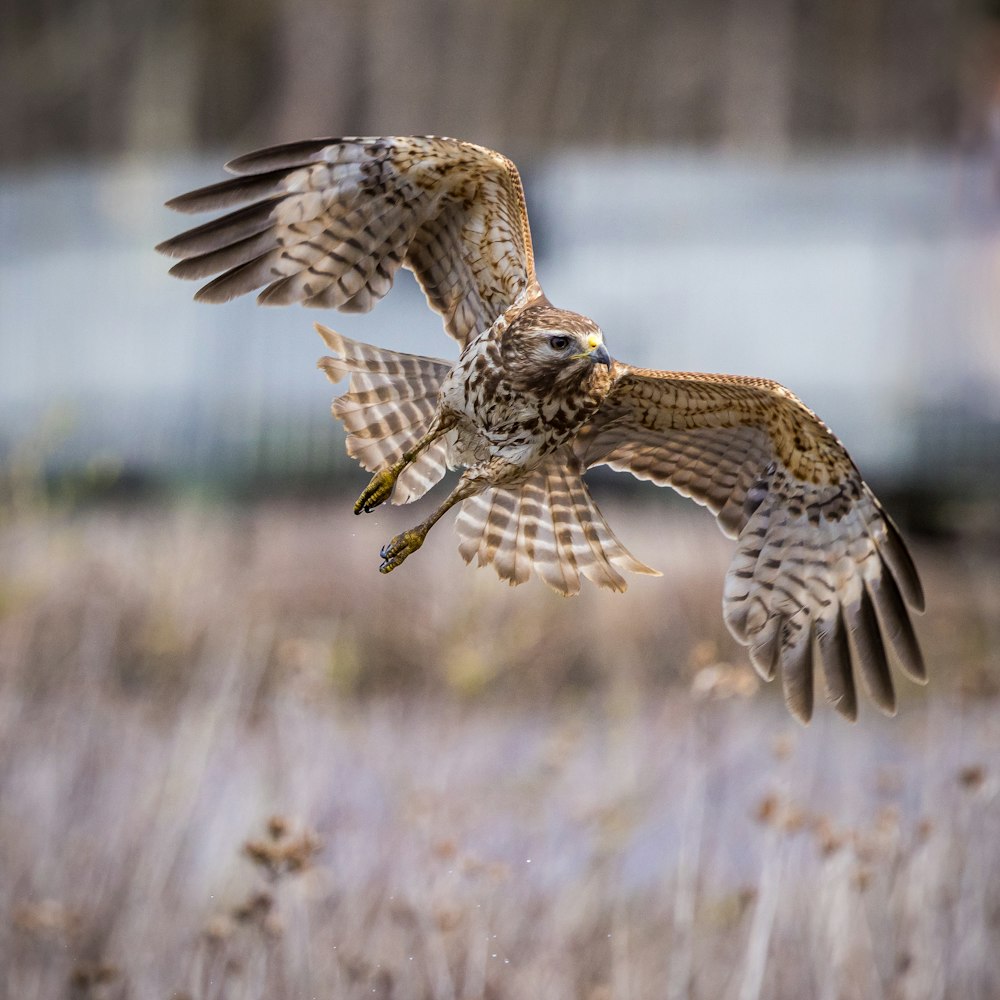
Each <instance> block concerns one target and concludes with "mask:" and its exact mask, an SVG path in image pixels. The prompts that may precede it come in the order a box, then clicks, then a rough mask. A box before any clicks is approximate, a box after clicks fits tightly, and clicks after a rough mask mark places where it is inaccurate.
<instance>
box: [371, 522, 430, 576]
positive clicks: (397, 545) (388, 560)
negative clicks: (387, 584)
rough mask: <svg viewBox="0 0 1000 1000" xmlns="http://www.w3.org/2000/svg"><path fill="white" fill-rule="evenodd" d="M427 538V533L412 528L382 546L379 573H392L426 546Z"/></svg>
mask: <svg viewBox="0 0 1000 1000" xmlns="http://www.w3.org/2000/svg"><path fill="white" fill-rule="evenodd" d="M426 537H427V532H426V531H421V530H420V529H419V528H411V529H410V530H409V531H404V532H402V534H399V535H396V537H395V538H393V539H392V540H391V541H389V542H386V544H385V545H383V546H382V551H381V552H379V555H380V556H381V557H382V565H381V566H379V568H378V571H379V572H380V573H391V572H392V571H393V570H394V569H395V568H396V567H397V566H398V565H399V564H400V563H401V562H403V560H404V559H405V558H406V557H407V556H408V555H412V554H413V553H414V552H416V551H417V549H419V548H420V546H421V545H423V544H424V539H425V538H426Z"/></svg>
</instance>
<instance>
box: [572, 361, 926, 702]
mask: <svg viewBox="0 0 1000 1000" xmlns="http://www.w3.org/2000/svg"><path fill="white" fill-rule="evenodd" d="M577 452H578V454H579V455H580V458H581V459H582V461H583V462H584V464H585V465H586V466H587V467H588V468H589V467H592V466H595V465H608V466H610V467H611V468H613V469H618V470H621V471H625V472H631V473H632V474H633V475H635V476H637V477H638V478H640V479H648V480H652V481H653V482H654V483H657V484H658V485H661V486H671V487H673V489H675V490H677V492H679V493H681V494H683V495H684V496H689V497H691V498H692V499H693V500H696V501H697V502H698V503H700V504H703V505H704V506H706V507H708V508H709V509H710V510H711V511H712V512H713V513H714V514H715V515H716V517H717V518H718V520H719V524H720V527H721V528H722V529H723V531H725V532H726V533H727V534H729V535H731V536H733V537H736V538H737V539H738V546H737V550H736V554H735V556H734V558H733V561H732V564H731V566H730V569H729V573H728V574H727V578H726V584H725V590H724V597H723V610H724V614H725V619H726V624H727V625H728V626H729V629H730V631H731V632H732V633H733V635H734V636H735V637H736V638H737V639H738V640H739V641H740V642H741V643H743V644H744V645H746V646H748V647H749V651H750V658H751V660H752V662H753V664H754V666H755V667H756V668H757V670H758V672H759V673H760V674H761V675H762V676H764V677H765V678H767V679H770V678H771V677H773V676H774V673H775V670H776V669H778V668H780V671H781V675H782V682H783V686H784V691H785V698H786V701H787V702H788V705H789V708H790V709H791V710H792V712H793V713H794V714H795V715H796V716H798V717H799V718H800V719H802V720H803V721H805V720H808V718H809V716H810V714H811V712H812V702H813V646H814V642H813V640H814V639H815V640H816V643H815V645H817V646H818V649H819V652H820V657H821V659H822V661H823V667H824V676H825V679H826V687H827V693H828V695H829V697H830V700H831V701H832V702H833V703H834V704H835V706H836V707H837V709H838V710H839V711H840V712H841V713H842V714H844V715H846V716H848V717H849V718H854V717H855V715H856V713H857V697H856V693H855V686H854V668H857V670H858V672H859V673H860V675H861V678H862V681H863V683H864V686H865V688H866V690H867V691H868V693H869V695H870V696H871V698H872V699H873V701H874V702H875V703H876V704H877V705H878V706H879V708H881V709H882V710H883V711H885V712H892V711H893V710H894V708H895V694H894V691H893V685H892V679H891V676H890V673H889V667H888V660H887V656H886V643H888V645H889V646H890V647H891V648H892V649H894V650H895V653H896V655H897V658H898V661H899V664H900V666H901V667H902V668H903V670H904V671H905V672H906V674H907V675H908V676H910V677H911V678H913V679H915V680H918V681H923V680H924V679H925V676H926V675H925V669H924V663H923V660H922V658H921V654H920V649H919V646H918V644H917V640H916V638H915V636H914V632H913V627H912V624H911V622H910V617H909V613H908V610H907V607H909V608H912V609H913V610H916V611H921V610H923V592H922V590H921V586H920V580H919V578H918V576H917V572H916V569H915V568H914V565H913V562H912V560H911V559H910V556H909V553H908V552H907V550H906V546H905V544H904V543H903V541H902V539H901V538H900V536H899V533H898V531H897V530H896V528H895V526H894V525H893V523H892V521H891V520H890V519H889V517H888V516H887V515H886V513H885V512H884V511H883V509H882V507H881V505H880V504H879V502H878V500H877V499H876V497H875V495H874V494H873V493H872V491H871V490H870V488H869V487H868V485H867V484H866V483H865V482H864V481H863V480H862V479H861V476H860V474H859V473H858V470H857V468H856V466H855V465H854V463H853V461H852V460H851V458H850V456H849V455H848V454H847V452H846V450H845V449H844V447H843V445H842V444H841V443H840V442H839V441H838V440H837V438H836V437H834V435H833V434H832V432H831V431H830V430H829V429H828V428H827V427H826V425H825V424H823V422H822V421H821V420H820V419H819V418H818V417H817V416H816V415H815V414H814V413H812V411H810V410H809V409H808V408H807V407H806V406H805V405H804V404H803V403H801V402H800V401H799V400H798V399H797V398H796V397H795V396H794V395H792V393H790V392H789V391H788V390H787V389H785V388H784V387H782V386H780V385H778V384H777V383H776V382H771V381H768V380H766V379H752V378H742V377H738V376H727V375H703V374H693V373H681V372H657V371H650V370H646V369H638V368H631V367H629V366H627V365H622V364H617V363H616V366H615V382H614V385H613V387H612V390H611V392H610V394H609V396H608V398H607V400H606V401H605V403H604V405H603V406H602V408H601V409H600V410H599V411H598V413H597V414H596V416H595V417H594V418H593V419H592V420H591V422H590V423H589V424H588V425H586V426H585V427H584V429H583V430H582V432H581V433H580V435H579V436H578V438H577ZM883 640H885V642H884V641H883Z"/></svg>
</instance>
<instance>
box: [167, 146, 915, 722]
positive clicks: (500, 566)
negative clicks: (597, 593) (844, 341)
mask: <svg viewBox="0 0 1000 1000" xmlns="http://www.w3.org/2000/svg"><path fill="white" fill-rule="evenodd" d="M226 169H227V170H228V171H229V172H230V173H232V174H233V175H235V176H233V177H231V178H230V179H227V180H224V181H221V182H219V183H215V184H211V185H209V186H207V187H202V188H199V189H197V190H195V191H191V192H189V193H187V194H183V195H180V196H179V197H176V198H173V199H172V200H170V201H168V202H167V205H168V206H169V207H170V208H172V209H176V210H178V211H181V212H203V211H219V210H222V212H223V214H221V215H219V216H217V217H216V218H214V219H212V220H210V221H208V222H206V223H204V224H202V225H200V226H197V227H196V228H193V229H189V230H187V231H186V232H183V233H181V234H180V235H178V236H175V237H173V238H172V239H168V240H166V241H165V242H163V243H161V244H160V245H159V246H158V247H157V250H158V251H160V252H161V253H164V254H166V255H168V256H171V257H175V258H179V260H178V262H177V263H176V264H174V266H173V267H172V268H171V273H172V274H173V275H175V276H177V277H180V278H185V279H195V280H203V279H205V278H211V279H212V280H210V281H208V282H207V283H206V284H204V285H203V286H202V287H201V288H200V289H199V290H198V292H197V294H196V296H195V298H196V299H197V300H200V301H204V302H225V301H228V300H230V299H232V298H234V297H236V296H240V295H243V294H246V293H249V292H254V291H257V290H258V289H259V290H260V291H259V293H258V295H257V301H258V302H260V303H262V304H267V305H285V304H291V303H300V304H303V305H305V306H314V307H323V308H329V309H335V310H339V311H342V312H367V311H369V310H370V309H372V308H373V307H374V306H375V304H376V303H377V302H378V301H379V300H380V299H381V298H382V297H383V296H385V295H386V294H387V293H388V292H389V290H390V288H391V287H392V284H393V280H394V278H395V275H396V273H397V271H398V270H399V268H401V267H402V268H406V269H408V270H410V271H411V272H412V273H413V275H414V276H415V277H416V280H417V282H418V283H419V285H420V286H421V288H422V290H423V292H424V294H425V295H426V298H427V302H428V304H429V306H430V307H431V308H432V309H433V310H435V311H436V312H437V313H439V314H440V316H441V317H442V322H443V325H444V330H445V332H446V333H447V334H448V335H450V337H451V338H453V340H454V341H456V342H457V347H458V350H459V356H458V359H457V361H455V360H452V361H448V360H442V359H438V358H431V357H425V356H419V355H414V354H406V353H400V352H396V351H390V350H384V349H382V348H379V347H375V346H372V345H370V344H364V343H361V342H358V341H354V340H351V339H349V338H347V337H345V336H342V335H341V334H338V333H336V332H334V331H333V330H331V329H329V328H327V327H325V326H323V325H321V324H316V328H317V330H318V331H319V333H320V335H321V336H322V338H323V340H324V341H325V343H326V345H327V347H328V348H329V350H330V352H331V353H330V355H328V356H326V357H324V358H322V359H321V360H320V361H319V366H320V367H321V368H322V369H323V371H324V372H325V373H326V375H327V376H328V377H329V378H330V380H331V381H333V382H334V383H339V382H342V381H344V380H346V381H347V389H346V391H345V392H343V393H342V394H341V395H340V396H338V397H337V398H336V399H335V401H334V403H333V413H334V416H335V417H336V418H338V419H339V420H340V421H342V422H343V425H344V427H345V430H346V447H347V451H348V454H349V455H350V456H351V457H352V458H354V459H356V460H357V461H358V462H359V463H360V464H361V465H362V466H363V467H364V468H365V469H366V470H368V471H369V472H371V473H373V475H372V478H371V481H370V482H369V484H368V486H367V487H366V488H365V489H364V491H363V492H362V493H361V495H360V496H359V498H358V500H357V502H356V504H355V506H354V511H355V513H357V514H361V513H366V512H370V511H372V510H375V509H376V508H377V507H378V506H379V505H381V504H383V503H385V502H386V501H387V500H390V499H391V500H392V502H394V503H403V504H405V503H409V502H411V501H414V500H417V499H418V498H420V497H422V496H423V495H424V494H425V493H426V492H427V491H428V490H429V489H431V487H433V486H434V485H436V484H437V483H438V482H439V481H440V480H441V479H442V477H443V476H444V475H445V473H446V472H447V471H448V470H449V469H454V468H459V467H460V468H462V469H463V471H462V473H461V475H460V477H459V479H458V482H457V484H456V485H455V486H454V488H453V489H452V490H451V492H450V493H449V494H448V495H447V497H446V498H445V499H444V500H443V502H442V503H440V504H439V505H438V506H437V507H436V508H435V509H434V510H433V511H432V512H431V513H430V514H429V515H428V516H427V517H426V518H425V519H424V520H423V521H421V522H420V523H419V524H417V525H416V526H415V527H413V528H411V529H408V530H406V531H403V532H401V533H400V534H397V535H396V536H395V537H394V538H392V539H391V540H390V541H389V542H388V543H387V544H386V545H385V546H384V547H383V548H382V550H381V552H380V557H381V560H382V562H381V565H380V567H379V568H380V570H381V571H382V572H383V573H388V572H392V571H394V570H395V569H397V568H398V567H399V566H400V565H401V564H402V563H403V562H404V560H406V559H407V558H408V557H409V556H410V555H412V554H413V553H414V552H416V551H417V550H418V549H419V548H420V547H421V546H422V545H423V543H424V540H425V538H426V537H427V534H428V532H429V531H430V530H431V528H432V527H433V526H434V524H435V523H436V522H437V521H438V520H439V519H440V518H441V517H442V516H443V515H444V514H445V513H446V512H447V511H449V510H450V509H452V508H453V507H455V506H459V513H458V516H457V519H456V528H457V531H458V535H459V539H460V545H459V551H460V552H461V555H462V557H463V558H464V559H465V561H466V562H467V563H471V562H472V561H475V562H476V563H477V564H478V565H479V566H485V565H492V566H493V567H494V569H495V570H496V572H497V574H498V575H499V577H500V578H501V579H502V580H505V581H507V582H508V583H510V584H511V585H516V584H520V583H523V582H524V581H526V580H527V579H529V577H531V576H533V575H536V576H537V577H539V578H540V579H541V580H542V581H544V583H545V584H547V585H548V586H549V587H551V588H552V589H554V590H556V591H557V592H559V593H561V594H564V595H572V594H575V593H577V592H578V591H579V590H580V587H581V578H585V579H588V580H590V581H591V582H593V583H595V584H597V585H599V586H600V587H604V588H608V589H610V590H613V591H624V590H625V589H626V585H627V581H626V578H625V576H624V574H625V573H627V572H628V573H637V574H648V575H657V576H658V575H660V574H659V573H657V571H656V570H654V569H651V568H650V567H649V566H647V565H645V564H644V563H643V562H641V561H640V560H639V559H637V558H636V557H635V556H634V555H632V553H631V552H629V550H628V549H627V548H626V547H625V546H624V545H623V544H622V543H621V542H620V541H619V539H618V538H617V537H616V535H615V533H614V532H613V530H612V529H611V527H610V526H609V525H608V523H607V521H606V520H605V518H604V516H603V514H602V513H601V511H600V509H599V508H598V506H597V504H596V503H595V501H594V499H593V497H592V496H591V494H590V492H589V490H588V488H587V485H586V482H585V480H584V474H585V473H586V471H587V470H588V469H591V468H594V467H595V466H607V467H609V468H611V469H614V470H618V471H622V472H628V473H631V474H632V475H633V476H635V477H637V478H638V479H640V480H648V481H650V482H652V483H654V484H656V485H658V486H669V487H671V488H672V489H674V490H675V491H676V492H677V493H679V494H681V495H683V496H686V497H690V498H691V499H692V500H694V501H696V502H697V503H699V504H701V505H703V506H705V507H707V508H708V509H709V510H710V511H711V512H712V513H713V514H714V515H715V517H716V519H717V522H718V525H719V527H720V528H721V529H722V531H723V532H724V533H725V534H727V535H729V536H730V537H732V538H733V539H735V541H736V548H735V553H734V555H733V558H732V562H731V564H730V566H729V569H728V572H727V574H726V578H725V583H724V587H723V601H722V605H723V617H724V620H725V623H726V625H727V626H728V628H729V630H730V632H731V633H732V634H733V636H734V637H735V638H736V640H737V641H738V642H739V643H741V644H742V645H743V646H745V647H746V648H747V651H748V655H749V659H750V661H751V663H752V665H753V666H754V668H755V669H756V670H757V672H758V673H759V674H760V676H761V677H762V678H764V679H765V680H771V679H773V678H774V677H775V676H776V674H780V676H781V684H782V688H783V693H784V696H785V701H786V703H787V706H788V708H789V710H790V711H791V713H792V714H793V715H794V716H795V717H796V718H798V719H799V720H800V721H802V722H808V721H809V719H810V717H811V715H812V712H813V700H814V683H815V681H814V673H816V672H818V671H819V669H820V666H821V670H822V677H823V681H824V687H825V692H826V696H827V699H828V700H829V701H830V702H831V703H832V704H833V706H834V707H835V709H836V710H837V711H838V712H839V713H840V714H841V715H843V716H844V717H846V718H848V719H851V720H854V719H855V718H856V717H857V711H858V692H857V687H858V685H857V684H856V680H855V678H856V676H857V677H860V682H861V686H862V687H863V689H864V690H865V691H866V692H867V694H868V696H869V697H870V699H871V701H872V702H873V703H874V704H875V706H876V707H877V708H878V709H880V710H881V711H882V712H884V713H886V714H889V715H891V714H893V713H894V712H895V705H896V699H895V690H894V685H893V678H892V674H891V672H890V667H889V662H890V652H891V655H892V658H894V660H895V662H896V663H897V664H898V666H899V667H900V668H901V669H902V671H903V673H904V674H905V675H906V676H908V677H909V678H911V679H912V680H914V681H916V682H918V683H924V682H926V678H927V673H926V667H925V664H924V660H923V657H922V654H921V650H920V646H919V643H918V640H917V638H916V634H915V631H914V628H913V623H912V620H911V615H910V612H911V611H912V612H922V611H923V609H924V595H923V590H922V587H921V583H920V578H919V575H918V573H917V570H916V567H915V565H914V562H913V560H912V558H911V556H910V554H909V551H908V549H907V546H906V544H905V543H904V541H903V539H902V537H901V535H900V533H899V531H898V529H897V528H896V526H895V525H894V524H893V522H892V520H891V519H890V517H889V515H888V514H887V513H886V512H885V510H884V509H883V507H882V505H881V503H880V502H879V500H878V499H877V498H876V496H875V495H874V493H873V492H872V490H871V489H870V488H869V486H868V485H867V484H866V483H865V481H864V480H863V479H862V477H861V474H860V472H859V471H858V468H857V466H856V465H855V464H854V462H853V460H852V459H851V457H850V456H849V455H848V453H847V450H846V449H845V447H844V446H843V445H842V444H841V442H840V441H839V440H838V438H837V437H836V436H835V435H834V434H833V432H832V431H831V430H830V429H829V428H828V427H827V425H826V424H825V423H823V421H822V420H821V419H820V418H819V417H818V416H817V415H816V414H815V413H813V412H812V411H811V410H810V409H809V408H808V407H807V406H806V405H805V404H804V403H802V402H801V401H800V400H799V399H798V398H797V397H796V396H795V395H794V394H793V393H792V392H790V391H789V390H788V389H786V388H784V387H783V386H782V385H779V384H778V383H777V382H774V381H771V380H770V379H766V378H752V377H746V376H738V375H721V374H708V373H696V372H677V371H657V370H653V369H648V368H641V367H636V366H633V365H629V364H626V363H624V362H622V361H618V360H615V359H613V358H612V355H611V354H610V352H609V350H608V347H607V344H606V342H605V339H604V333H603V331H602V330H601V328H600V327H599V326H598V325H597V324H596V323H595V322H594V321H593V320H591V319H589V318H588V317H586V316H583V315H580V314H578V313H574V312H570V311H568V310H564V309H560V308H557V307H555V306H554V305H552V303H550V302H549V300H548V299H547V298H546V296H545V294H544V292H543V291H542V288H541V285H540V284H539V281H538V278H537V276H536V272H535V259H534V254H533V250H532V241H531V232H530V229H529V225H528V215H527V208H526V203H525V195H524V188H523V185H522V182H521V179H520V175H519V173H518V170H517V168H516V166H515V165H514V163H513V162H512V161H511V160H509V159H508V158H507V157H506V156H504V155H502V154H500V153H497V152H495V151H493V150H491V149H487V148H486V147H484V146H480V145H477V144H475V143H472V142H466V141H462V140H458V139H451V138H446V137H438V136H383V137H346V138H320V139H312V140H306V141H301V142H291V143H286V144H283V145H278V146H272V147H269V148H267V149H262V150H260V151H257V152H253V153H249V154H247V155H244V156H240V157H238V158H237V159H234V160H232V161H230V162H229V163H228V164H226ZM213 276H214V277H213Z"/></svg>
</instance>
